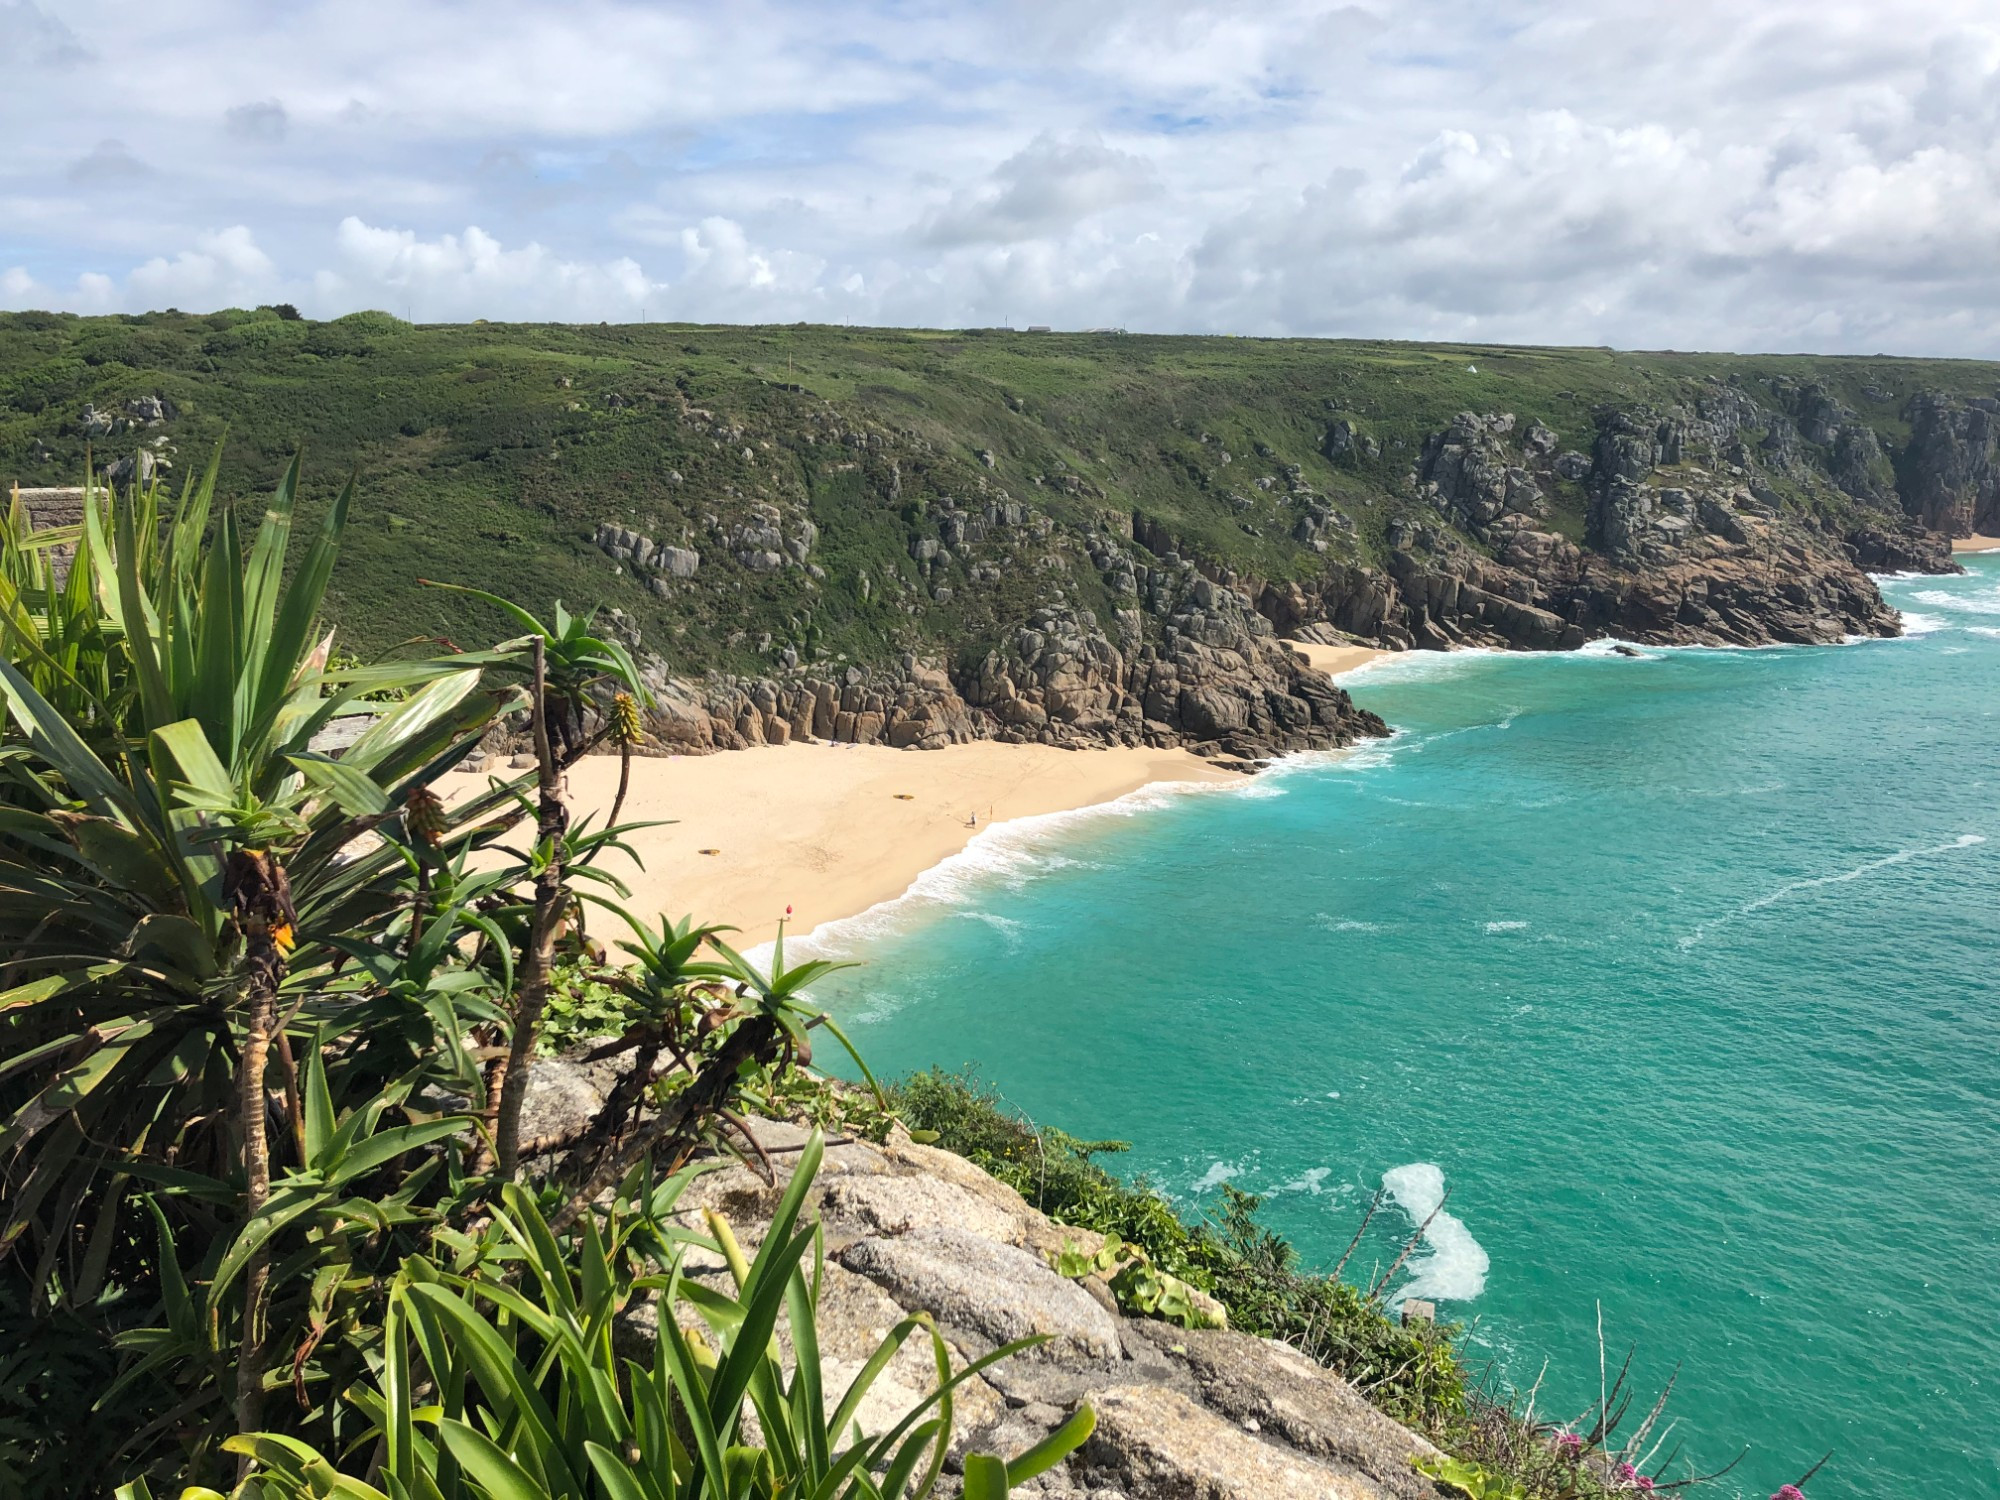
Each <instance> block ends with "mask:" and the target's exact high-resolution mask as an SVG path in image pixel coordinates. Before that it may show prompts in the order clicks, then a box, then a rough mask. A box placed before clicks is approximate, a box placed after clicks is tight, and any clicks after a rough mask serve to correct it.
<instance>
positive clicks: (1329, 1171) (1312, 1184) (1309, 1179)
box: [1271, 1167, 1333, 1198]
mask: <svg viewBox="0 0 2000 1500" xmlns="http://www.w3.org/2000/svg"><path fill="white" fill-rule="evenodd" d="M1332 1175H1333V1168H1332V1167H1313V1168H1311V1169H1310V1170H1308V1171H1304V1172H1301V1173H1299V1175H1298V1176H1297V1177H1295V1178H1293V1179H1292V1180H1291V1181H1290V1182H1281V1183H1279V1184H1278V1185H1277V1186H1276V1187H1274V1188H1272V1189H1271V1191H1272V1192H1274V1193H1310V1194H1311V1195H1312V1196H1313V1197H1315V1198H1317V1197H1319V1196H1320V1194H1322V1193H1324V1192H1325V1191H1326V1180H1327V1178H1329V1177H1331V1176H1332Z"/></svg>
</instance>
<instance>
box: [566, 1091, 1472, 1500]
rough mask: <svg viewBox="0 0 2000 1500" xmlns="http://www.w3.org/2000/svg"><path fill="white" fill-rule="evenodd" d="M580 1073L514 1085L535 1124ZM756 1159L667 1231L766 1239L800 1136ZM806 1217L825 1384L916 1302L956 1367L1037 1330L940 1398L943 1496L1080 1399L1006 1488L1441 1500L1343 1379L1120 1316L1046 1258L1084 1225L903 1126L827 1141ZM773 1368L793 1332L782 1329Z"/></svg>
mask: <svg viewBox="0 0 2000 1500" xmlns="http://www.w3.org/2000/svg"><path fill="white" fill-rule="evenodd" d="M594 1077H595V1075H594V1074H593V1072H592V1071H591V1069H589V1068H587V1067H580V1066H577V1065H573V1064H568V1063H561V1062H552V1061H544V1062H539V1063H537V1064H536V1066H535V1070H534V1072H533V1074H531V1077H530V1085H529V1098H528V1116H527V1123H528V1124H529V1126H530V1127H531V1132H530V1133H532V1134H535V1135H538V1136H549V1137H560V1136H563V1135H565V1134H568V1133H573V1132H574V1131H575V1130H577V1129H579V1128H581V1127H582V1126H583V1125H585V1124H587V1122H588V1121H589V1120H590V1119H591V1118H592V1117H593V1116H594V1114H595V1111H596V1109H597V1108H599V1107H601V1105H602V1095H601V1094H600V1093H599V1092H598V1089H597V1086H596V1083H595V1082H594ZM751 1128H752V1129H753V1131H754V1134H755V1136H756V1139H757V1142H758V1145H759V1146H760V1147H761V1151H762V1155H763V1157H764V1159H765V1161H766V1162H768V1171H766V1170H765V1169H764V1165H763V1163H759V1166H758V1168H757V1169H753V1168H752V1167H750V1166H742V1165H734V1166H728V1167H725V1168H723V1169H721V1170H719V1171H715V1172H712V1173H710V1174H708V1175H706V1176H703V1177H700V1178H698V1179H697V1180H696V1181H695V1183H694V1185H693V1186H692V1187H691V1188H690V1189H689V1191H688V1192H687V1193H686V1195H684V1196H683V1197H682V1199H681V1200H680V1204H679V1212H678V1214H677V1215H676V1218H677V1221H678V1222H679V1223H680V1224H681V1225H683V1226H684V1227H685V1228H687V1229H689V1230H690V1231H691V1232H693V1233H695V1234H697V1235H699V1234H702V1233H704V1232H705V1231H704V1226H703V1222H702V1218H701V1213H702V1210H704V1209H712V1210H714V1211H715V1212H717V1213H719V1214H720V1215H722V1217H723V1218H725V1219H727V1220H728V1221H729V1223H730V1225H731V1227H732V1229H733V1230H734V1231H735V1233H736V1235H737V1237H738V1238H739V1240H741V1241H742V1243H743V1245H744V1247H745V1249H746V1250H747V1251H749V1252H750V1253H753V1254H754V1253H755V1250H756V1248H757V1247H758V1246H759V1245H761V1244H762V1242H763V1238H764V1235H765V1233H766V1232H767V1230H768V1227H769V1225H770V1221H771V1217H772V1214H773V1212H774V1211H775V1209H776V1207H777V1204H778V1200H779V1198H780V1196H781V1194H782V1193H783V1190H784V1187H785V1185H786V1184H787V1183H788V1182H789V1180H790V1172H791V1166H792V1163H793V1162H795V1161H796V1159H797V1152H798V1149H799V1147H800V1146H801V1145H802V1144H803V1143H804V1140H805V1135H806V1132H805V1131H804V1130H803V1129H802V1128H800V1127H798V1126H794V1125H787V1124H782V1123H779V1122H775V1121H763V1120H760V1121H757V1122H755V1123H754V1125H753V1126H752V1127H751ZM809 1202H810V1207H809V1209H808V1212H809V1213H811V1214H815V1215H817V1217H818V1220H819V1222H820V1225H821V1228H822V1230H823V1232H824V1235H825V1244H826V1262H825V1269H824V1273H823V1280H822V1284H821V1292H820V1302H819V1309H820V1322H819V1327H818V1335H819V1344H820V1360H821V1367H822V1377H823V1380H824V1382H825V1384H826V1386H827V1388H828V1389H829V1390H839V1389H842V1388H844V1387H845V1386H846V1385H847V1384H848V1382H850V1381H851V1380H852V1379H853V1378H854V1376H855V1374H856V1373H857V1372H858V1371H859V1370H860V1368H861V1366H862V1363H863V1362H864V1361H865V1360H866V1359H867V1358H868V1357H869V1356H870V1355H871V1354H872V1353H873V1352H874V1350H875V1349H876V1347H877V1346H878V1345H879V1343H880V1342H881V1340H882V1337H883V1335H884V1334H885V1333H886V1332H887V1331H888V1330H889V1329H890V1328H891V1327H893V1326H894V1325H895V1324H896V1323H897V1322H899V1321H900V1320H901V1319H902V1318H904V1317H905V1316H907V1315H908V1314H910V1313H912V1312H927V1313H930V1314H932V1315H933V1316H934V1317H935V1318H936V1319H937V1323H938V1327H939V1329H940V1331H941V1332H942V1333H943V1335H944V1338H945V1340H946V1342H947V1343H948V1344H949V1345H950V1346H951V1348H952V1351H953V1353H954V1354H955V1355H956V1357H957V1359H958V1360H960V1361H970V1360H973V1359H978V1358H980V1357H982V1356H984V1355H986V1354H988V1353H990V1352H992V1350H994V1349H995V1348H997V1347H999V1346H1000V1345H1001V1344H1004V1343H1008V1342H1011V1341H1013V1340H1015V1339H1019V1338H1023V1337H1025V1336H1027V1335H1030V1334H1044V1335H1048V1336H1049V1342H1048V1343H1047V1344H1046V1345H1044V1346H1042V1347H1041V1348H1039V1349H1036V1350H1033V1351H1030V1352H1029V1353H1027V1354H1022V1355H1016V1356H1014V1357H1013V1358H1011V1359H1008V1360H1004V1361H1002V1362H1001V1363H999V1364H997V1365H995V1366H993V1367H991V1368H990V1369H988V1370H987V1371H985V1372H984V1373H983V1374H982V1375H980V1376H977V1377H974V1378H973V1379H972V1380H971V1381H969V1382H967V1383H966V1385H964V1386H963V1387H961V1388H960V1389H959V1391H958V1392H957V1394H956V1419H957V1420H956V1430H955V1435H954V1438H953V1448H952V1458H951V1460H950V1461H948V1474H947V1487H946V1489H945V1491H944V1492H945V1493H947V1494H955V1493H957V1485H956V1479H955V1473H956V1469H957V1461H958V1460H960V1459H962V1457H963V1455H964V1454H965V1453H967V1452H969V1451H973V1450H978V1451H984V1452H999V1453H1003V1454H1006V1453H1017V1452H1021V1451H1023V1450H1025V1449H1027V1448H1028V1447H1030V1446H1032V1445H1033V1444H1035V1443H1037V1442H1039V1441H1040V1440H1041V1439H1042V1438H1043V1437H1045V1436H1046V1435H1047V1434H1048V1433H1050V1432H1052V1431H1053V1430H1054V1429H1055V1428H1056V1427H1058V1426H1060V1425H1061V1424H1062V1423H1063V1422H1064V1421H1066V1420H1067V1419H1068V1417H1069V1416H1070V1414H1071V1413H1072V1412H1074V1411H1075V1410H1076V1408H1077V1407H1078V1406H1079V1405H1080V1404H1082V1403H1084V1402H1088V1403H1089V1404H1090V1405H1091V1407H1092V1408H1093V1409H1094V1410H1095V1412H1096V1413H1097V1430H1096V1432H1095V1434H1094V1435H1093V1436H1092V1438H1091V1439H1090V1441H1089V1442H1088V1444H1087V1445H1086V1446H1085V1447H1084V1448H1083V1449H1082V1450H1081V1451H1079V1452H1078V1453H1077V1454H1076V1455H1074V1456H1073V1457H1071V1458H1070V1459H1069V1460H1068V1461H1067V1462H1065V1463H1064V1464H1062V1465H1061V1466H1059V1467H1058V1468H1056V1469H1054V1470H1051V1471H1050V1472H1049V1473H1048V1474H1045V1475H1043V1476H1041V1477H1040V1478H1038V1479H1036V1480H1033V1481H1030V1482H1029V1484H1028V1486H1027V1487H1026V1488H1024V1489H1023V1490H1022V1491H1020V1493H1023V1494H1041V1495H1046V1496H1050V1497H1061V1500H1279V1497H1283V1500H1437V1497H1440V1496H1441V1495H1442V1494H1443V1491H1441V1490H1440V1489H1439V1488H1438V1487H1437V1486H1436V1485H1435V1484H1434V1483H1433V1482H1432V1481H1430V1480H1428V1479H1426V1478H1424V1477H1423V1476H1421V1475H1420V1474H1418V1473H1417V1472H1416V1470H1415V1468H1414V1467H1413V1463H1412V1460H1413V1459H1416V1458H1421V1457H1431V1456H1435V1455H1436V1452H1437V1450H1436V1449H1435V1448H1433V1447H1432V1445H1431V1444H1430V1443H1429V1442H1428V1441H1426V1440H1425V1439H1424V1438H1422V1437H1420V1436H1418V1435H1417V1434H1416V1433H1413V1432H1411V1431H1409V1430H1408V1429H1407V1428H1404V1427H1402V1426H1400V1425H1398V1424H1397V1423H1396V1422H1394V1421H1392V1420H1390V1419H1389V1418H1388V1417H1386V1416H1384V1415H1383V1414H1382V1413H1380V1412H1378V1411H1377V1410H1375V1408H1373V1407H1372V1406H1370V1405H1369V1404H1368V1402H1367V1400H1366V1399H1365V1398H1363V1397H1362V1396H1361V1394H1360V1393H1359V1392H1357V1391H1356V1390H1355V1389H1354V1388H1353V1387H1352V1386H1350V1385H1349V1384H1348V1383H1347V1382H1346V1381H1344V1380H1342V1379H1341V1378H1340V1377H1339V1376H1337V1375H1335V1374H1333V1373H1332V1372H1331V1371H1328V1370H1326V1369H1324V1368H1322V1367H1321V1366H1319V1365H1317V1364H1315V1363H1313V1362H1312V1361H1311V1360H1309V1359H1307V1358H1305V1357H1304V1356H1303V1355H1301V1354H1299V1353H1298V1351H1296V1350H1294V1349H1292V1348H1291V1347H1289V1346H1288V1345H1285V1344H1281V1343H1276V1342H1273V1341H1269V1340H1265V1339H1259V1338H1253V1337H1251V1336H1249V1335H1247V1334H1242V1333H1237V1332H1233V1331H1230V1330H1228V1329H1226V1328H1207V1329H1192V1330H1191V1329H1185V1328H1181V1327H1177V1326H1174V1325H1171V1324H1167V1323H1162V1322H1155V1321H1152V1320H1150V1319H1139V1318H1130V1317H1126V1316H1124V1315H1123V1314H1121V1313H1120V1311H1119V1309H1118V1305H1117V1302H1116V1300H1115V1299H1114V1298H1113V1296H1112V1294H1111V1291H1110V1289H1109V1286H1108V1285H1107V1284H1106V1283H1105V1281H1104V1280H1103V1279H1102V1277H1099V1276H1091V1277H1086V1278H1084V1279H1081V1280H1071V1279H1068V1278H1066V1277H1064V1276H1061V1275H1058V1274H1057V1272H1056V1271H1055V1270H1054V1269H1053V1268H1052V1264H1051V1261H1052V1258H1053V1257H1054V1256H1055V1255H1056V1254H1058V1253H1059V1252H1060V1251H1062V1250H1063V1249H1064V1248H1065V1247H1066V1246H1068V1247H1073V1248H1077V1249H1081V1250H1083V1251H1085V1252H1094V1251H1095V1250H1096V1249H1097V1248H1098V1247H1099V1246H1100V1245H1101V1244H1102V1236H1100V1235H1097V1234H1095V1233H1093V1232H1091V1231H1089V1230H1083V1229H1075V1228H1069V1227H1066V1226H1064V1225H1061V1224H1056V1223H1053V1222H1051V1221H1050V1220H1049V1219H1048V1218H1047V1217H1045V1216H1044V1215H1042V1214H1041V1213H1038V1212H1037V1211H1036V1210H1035V1209H1034V1208H1033V1207H1031V1206H1030V1205H1029V1204H1028V1203H1027V1202H1026V1201H1025V1200H1023V1199H1022V1197H1021V1195H1020V1194H1019V1193H1017V1192H1015V1191H1014V1190H1013V1189H1012V1188H1010V1187H1008V1186H1006V1185H1005V1184H1003V1183H1000V1182H997V1181H995V1180H994V1179H993V1178H992V1177H990V1176H988V1175H987V1174H986V1173H985V1172H983V1171H981V1170H980V1169H979V1168H978V1167H976V1166H974V1165H972V1164H971V1163H970V1162H967V1161H965V1160H964V1159H963V1158H961V1157H957V1156H954V1155H952V1154H951V1153H950V1152H947V1151H941V1150H938V1149H936V1148H934V1147H929V1146H922V1145H918V1144H916V1143H915V1142H913V1141H911V1140H910V1138H909V1136H908V1134H907V1133H906V1132H904V1131H903V1130H902V1129H901V1127H900V1126H898V1127H892V1130H891V1134H890V1137H889V1139H888V1140H886V1141H884V1142H883V1143H881V1144H879V1145H878V1144H871V1143H869V1142H866V1141H860V1140H853V1139H844V1138H836V1139H835V1140H833V1141H832V1142H830V1143H829V1146H828V1149H827V1152H826V1158H825V1163H824V1165H823V1166H822V1167H821V1169H820V1172H819V1175H818V1177H817V1178H816V1179H815V1181H814V1184H813V1189H812V1196H811V1198H810V1200H809ZM686 1265H687V1268H688V1271H689V1273H690V1274H692V1275H694V1276H696V1277H697V1278H704V1277H706V1278H717V1279H720V1278H723V1277H726V1276H727V1275H728V1272H727V1270H726V1268H725V1266H724V1265H723V1263H722V1261H721V1259H720V1257H717V1256H714V1255H711V1254H708V1253H706V1252H702V1251H699V1250H696V1251H690V1252H689V1256H688V1260H687V1262H686ZM657 1336H658V1310H657V1305H656V1304H652V1303H644V1302H642V1303H636V1304H633V1305H630V1306H628V1307H627V1308H626V1309H624V1311H623V1314H622V1315H621V1322H620V1332H619V1335H618V1337H619V1339H620V1341H621V1343H622V1344H623V1345H624V1346H625V1347H626V1348H627V1349H628V1350H629V1351H630V1352H631V1353H632V1354H634V1355H635V1356H641V1357H643V1356H644V1355H645V1354H646V1353H647V1351H648V1349H649V1347H650V1345H651V1344H652V1343H653V1341H654V1340H655V1339H656V1338H657ZM780 1351H781V1354H782V1356H783V1358H784V1360H785V1361H786V1363H787V1365H788V1366H789V1364H790V1361H791V1360H792V1358H793V1353H792V1348H791V1343H790V1340H789V1338H788V1337H786V1336H785V1334H784V1333H783V1331H782V1330H781V1331H780ZM935 1383H936V1371H935V1366H934V1365H933V1363H932V1356H931V1354H930V1352H929V1351H928V1350H927V1349H923V1348H920V1347H919V1341H916V1340H912V1341H911V1342H909V1343H907V1344H905V1345H904V1346H903V1348H902V1349H901V1351H900V1352H899V1353H898V1354H897V1355H896V1357H895V1359H894V1360H893V1361H892V1362H891V1363H890V1364H889V1366H888V1367H887V1368H886V1370H885V1371H884V1372H883V1375H882V1377H881V1378H880V1379H879V1380H878V1381H877V1383H876V1384H875V1385H874V1386H873V1387H872V1388H871V1389H870V1391H869V1393H868V1396H867V1398H866V1399H865V1400H864V1401H863V1403H862V1405H861V1407H860V1410H859V1412H858V1414H857V1418H856V1420H857V1421H858V1422H859V1424H860V1426H861V1427H862V1428H863V1430H864V1431H866V1432H868V1433H871V1434H873V1433H877V1432H881V1431H885V1430H887V1429H888V1428H890V1427H892V1426H894V1425H895V1423H896V1422H897V1421H898V1420H899V1419H900V1418H901V1417H902V1415H903V1413H905V1412H906V1411H908V1410H910V1409H911V1408H913V1407H915V1406H916V1405H917V1404H918V1403H919V1402H921V1401H922V1400H923V1399H924V1396H925V1395H926V1394H927V1393H928V1392H929V1391H930V1390H931V1388H932V1387H933V1386H934V1385H935Z"/></svg>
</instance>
